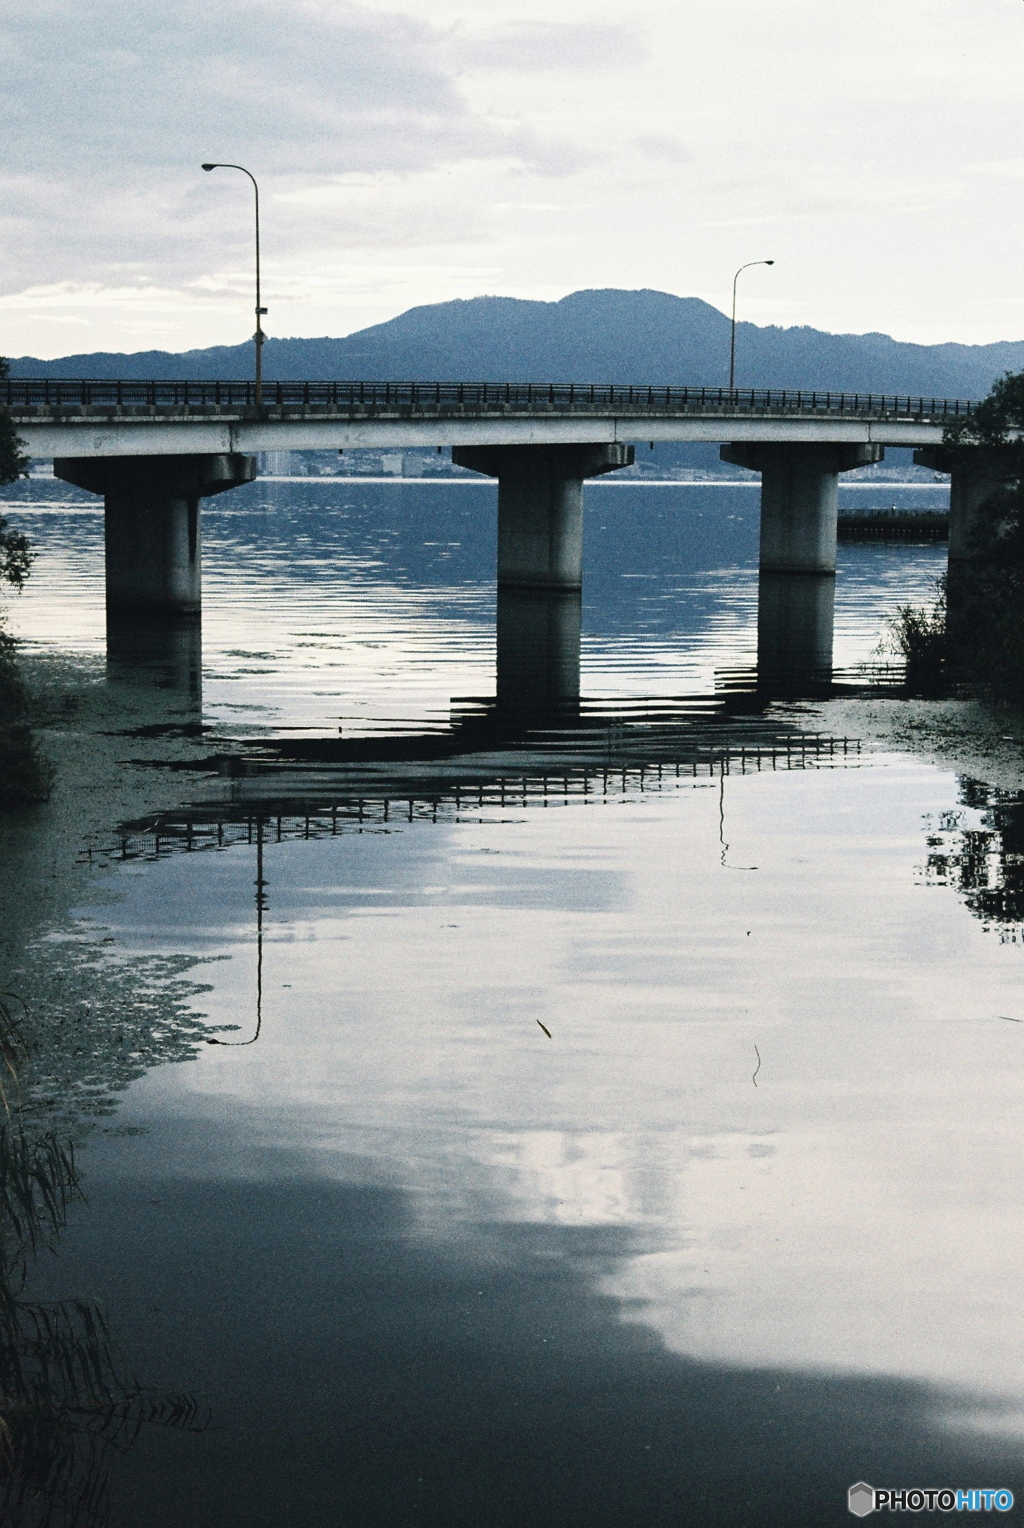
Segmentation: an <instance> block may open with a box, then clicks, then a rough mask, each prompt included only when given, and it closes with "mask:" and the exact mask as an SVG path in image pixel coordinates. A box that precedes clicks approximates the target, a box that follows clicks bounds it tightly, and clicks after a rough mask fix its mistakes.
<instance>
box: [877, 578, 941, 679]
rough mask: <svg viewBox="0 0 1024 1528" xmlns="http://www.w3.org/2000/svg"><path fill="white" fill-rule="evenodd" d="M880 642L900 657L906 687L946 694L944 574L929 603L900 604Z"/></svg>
mask: <svg viewBox="0 0 1024 1528" xmlns="http://www.w3.org/2000/svg"><path fill="white" fill-rule="evenodd" d="M883 645H884V646H886V647H887V648H888V650H889V651H890V652H895V653H898V654H899V655H900V656H901V657H902V658H903V660H904V662H905V664H906V682H907V688H908V689H909V690H911V691H913V692H914V693H915V694H918V695H930V696H935V695H941V694H943V693H945V691H946V690H947V688H948V686H949V682H950V652H949V629H948V612H947V608H946V579H945V575H943V577H942V578H940V579H939V580H938V581H937V583H936V586H935V599H934V601H933V603H932V604H931V605H930V606H920V605H900V606H899V608H898V609H897V611H896V614H895V615H893V616H891V617H890V618H889V622H888V630H887V637H886V640H885V642H884V644H883Z"/></svg>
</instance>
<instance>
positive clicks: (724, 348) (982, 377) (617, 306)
mask: <svg viewBox="0 0 1024 1528" xmlns="http://www.w3.org/2000/svg"><path fill="white" fill-rule="evenodd" d="M736 353H737V363H736V380H737V384H738V385H740V386H744V387H805V388H819V389H831V390H832V391H835V392H840V391H846V392H868V391H872V392H888V393H896V392H898V393H911V394H924V395H927V396H933V395H935V396H943V397H959V398H978V397H981V396H982V395H983V394H984V393H986V392H987V391H988V389H989V387H990V386H991V384H992V382H993V381H994V380H995V378H996V377H998V376H1001V375H1002V373H1003V372H1005V371H1024V340H1016V341H1004V342H1001V343H999V344H994V345H956V344H944V345H908V344H904V343H902V342H901V341H898V340H894V339H891V338H890V337H889V336H888V335H887V334H827V333H825V332H823V331H822V330H820V329H811V328H809V327H806V326H803V327H800V328H793V329H783V328H778V327H776V326H775V325H771V326H768V327H765V328H761V327H759V326H758V325H756V324H740V325H739V326H738V329H737V341H736ZM728 365H729V320H728V318H727V317H726V316H725V314H724V313H720V312H719V311H718V309H717V308H713V307H711V305H710V304H709V303H706V302H702V301H701V300H700V299H699V298H697V297H673V296H671V295H670V294H669V293H667V292H654V291H638V292H627V291H619V290H616V289H609V290H606V291H590V292H573V293H572V294H571V296H569V297H563V298H562V299H561V301H560V302H526V301H523V300H521V299H519V298H515V297H474V298H471V299H469V300H468V301H458V302H439V303H432V304H430V305H428V306H426V307H421V308H410V309H409V311H408V312H407V313H402V314H400V315H399V316H398V317H397V318H393V319H390V320H389V321H388V322H387V323H384V324H374V325H373V326H372V327H371V328H369V329H360V330H358V331H357V332H356V333H355V334H349V335H347V336H346V337H345V338H344V339H329V338H324V339H271V340H268V342H267V344H266V347H265V350H264V371H265V374H266V376H267V377H268V378H272V379H273V378H280V379H282V380H286V379H295V378H308V379H329V378H337V379H339V380H341V379H353V378H361V379H363V380H366V381H376V380H383V379H390V380H395V381H397V380H402V381H431V382H433V381H449V380H463V381H466V380H477V381H487V382H491V381H494V382H499V381H517V382H549V381H559V382H624V383H631V382H633V383H652V384H656V385H664V384H666V383H673V382H674V383H696V384H707V385H711V386H718V385H720V384H724V383H725V382H727V381H728ZM251 367H252V345H251V343H246V344H243V345H215V346H212V347H211V348H210V349H208V350H186V351H183V352H179V353H173V352H169V351H166V350H142V351H136V352H134V353H132V354H129V355H122V354H114V353H111V352H108V351H97V352H95V353H93V354H91V355H70V356H61V357H60V358H58V359H57V360H54V361H39V360H36V359H35V358H34V357H32V356H19V357H17V358H16V359H12V361H11V374H12V376H15V377H46V376H51V377H53V376H63V377H96V378H98V377H147V378H150V377H152V378H180V379H183V380H186V379H187V380H189V381H191V380H194V379H195V380H199V379H204V378H209V379H212V380H216V379H221V380H225V379H228V378H233V377H245V376H248V375H249V373H250V370H251Z"/></svg>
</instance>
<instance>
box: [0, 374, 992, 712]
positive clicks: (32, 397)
mask: <svg viewBox="0 0 1024 1528" xmlns="http://www.w3.org/2000/svg"><path fill="white" fill-rule="evenodd" d="M263 400H264V401H263V404H262V405H261V407H260V408H256V406H255V403H254V400H253V390H252V384H251V383H241V382H132V381H121V382H118V381H106V382H99V381H98V382H65V381H59V380H53V379H46V378H43V379H33V380H20V381H19V380H10V381H8V382H7V383H5V384H0V403H6V406H8V407H9V408H10V410H11V413H12V416H13V419H14V422H15V425H16V427H17V429H18V432H19V434H20V435H21V436H22V438H23V439H24V440H25V441H26V443H27V445H28V447H29V449H30V450H31V451H32V452H34V453H35V454H37V455H44V456H46V455H52V456H53V457H54V470H55V471H56V473H57V475H58V476H59V477H62V478H65V479H66V480H67V481H69V482H72V483H75V484H77V485H78V486H79V487H82V488H86V489H88V490H89V491H90V492H93V493H102V494H103V495H104V498H105V504H106V579H107V610H108V619H109V631H110V634H111V637H112V639H115V640H116V632H117V627H118V625H119V623H123V622H124V621H125V620H126V619H127V620H129V621H130V622H137V620H138V618H139V617H140V616H141V617H143V618H144V619H145V620H146V621H149V622H151V621H152V620H153V618H154V617H156V616H163V617H165V618H166V617H168V616H170V617H172V618H173V619H175V620H181V619H182V618H186V619H187V618H192V619H193V620H194V619H195V618H196V617H197V616H198V614H199V610H200V605H201V531H200V517H199V503H200V500H201V499H202V498H204V497H208V496H209V495H211V494H214V493H219V492H221V491H223V490H224V489H227V488H232V487H235V486H237V485H238V484H240V483H244V482H248V481H250V480H251V479H252V477H253V476H254V475H255V463H254V458H253V456H252V455H251V453H253V452H256V451H266V450H274V449H288V450H296V449H298V450H301V449H310V448H321V449H322V448H324V447H330V448H335V449H345V448H346V447H364V446H378V447H379V446H389V445H393V446H421V447H422V446H437V447H438V448H439V449H441V448H443V447H445V446H451V447H452V458H453V460H454V461H455V462H456V463H457V464H459V465H461V466H464V467H468V468H471V469H472V470H474V471H477V472H481V473H484V474H486V475H488V476H491V477H496V478H497V480H498V670H499V680H498V698H499V702H500V703H501V702H507V703H509V704H511V705H512V706H513V707H514V706H518V705H519V704H520V702H521V701H522V700H523V698H524V694H525V695H526V696H527V697H528V698H529V699H530V701H531V703H532V700H533V699H534V698H536V697H539V698H542V699H544V700H546V701H547V702H557V703H566V702H571V701H572V700H574V699H575V698H576V697H578V695H579V634H580V588H581V582H582V569H583V483H584V481H585V480H586V479H587V478H590V477H596V476H598V475H600V474H602V473H606V472H612V471H615V470H616V469H617V468H620V467H624V466H627V465H629V464H630V463H631V462H632V460H633V446H632V445H631V444H630V442H633V441H636V440H638V439H639V440H650V441H652V442H654V441H706V442H708V441H712V442H719V443H721V451H722V456H723V458H724V459H725V460H726V461H729V462H732V463H735V464H736V465H739V466H743V467H747V468H752V469H754V470H755V471H757V472H760V474H761V547H760V598H759V608H758V666H759V679H760V682H761V683H762V685H763V686H764V687H765V688H766V689H769V690H774V689H779V690H782V691H786V690H792V689H798V690H799V689H801V688H804V687H806V686H808V685H813V684H814V683H816V682H820V681H827V680H828V679H829V677H830V675H831V665H832V624H833V606H834V589H835V568H836V520H837V506H838V480H839V474H840V473H841V472H848V471H850V470H852V469H854V468H856V467H861V466H864V465H867V464H868V463H871V462H877V461H879V460H881V458H882V457H883V455H884V453H885V447H886V446H887V445H888V446H904V447H906V446H912V447H917V448H919V449H918V457H919V458H920V459H921V460H923V461H925V462H926V463H927V464H928V465H932V466H935V467H942V468H950V469H951V470H952V491H951V510H950V537H949V539H950V557H951V558H952V559H954V560H955V559H957V558H959V557H963V556H964V555H965V554H966V538H967V532H968V529H969V526H970V522H971V519H972V516H973V514H974V512H975V510H976V508H977V505H978V504H979V503H980V501H981V499H982V498H984V497H985V495H986V494H987V493H988V492H990V491H991V488H992V485H993V482H994V481H995V480H996V479H997V477H998V470H997V469H998V463H996V461H995V457H994V456H993V453H991V452H987V451H982V450H981V449H980V448H979V449H977V450H975V451H974V452H972V453H960V454H959V456H958V457H957V459H956V460H955V461H952V460H947V459H946V458H945V456H944V455H943V454H942V450H941V445H942V440H943V433H944V431H945V429H946V428H947V427H948V426H949V425H950V424H952V423H954V422H955V421H957V420H961V421H962V420H963V419H964V418H965V417H966V416H968V415H969V413H970V408H971V405H970V404H967V403H963V402H959V401H956V400H948V399H935V398H906V397H887V396H880V395H875V394H863V393H857V394H854V393H831V392H799V391H797V392H794V391H790V390H772V391H760V390H756V389H731V390H730V389H726V388H683V387H611V386H598V385H594V386H591V385H583V384H566V385H555V384H544V385H540V384H536V383H528V384H521V385H516V384H511V383H509V384H491V383H487V384H484V383H413V382H410V383H389V382H320V383H315V382H280V383H269V384H264V393H263ZM513 671H516V672H517V673H518V675H519V677H518V679H517V681H516V684H517V686H518V690H517V691H516V693H513V689H515V686H513V687H512V688H510V680H509V676H511V675H512V673H513ZM503 679H504V680H505V681H506V682H504V683H503Z"/></svg>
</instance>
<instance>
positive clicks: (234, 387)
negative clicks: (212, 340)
mask: <svg viewBox="0 0 1024 1528" xmlns="http://www.w3.org/2000/svg"><path fill="white" fill-rule="evenodd" d="M0 402H3V403H5V404H6V405H7V407H8V408H10V409H14V410H15V411H17V410H19V409H33V408H43V409H51V408H62V409H74V408H118V409H120V408H148V409H153V408H172V409H180V408H188V409H192V408H201V409H222V408H255V406H256V397H255V384H254V383H252V382H170V381H168V382H156V381H152V382H147V381H133V380H131V379H128V380H121V381H118V380H116V379H102V378H98V379H94V380H90V379H66V378H61V377H27V378H26V377H22V378H8V379H7V380H6V381H5V382H2V383H0ZM262 407H263V411H264V412H266V411H267V410H268V409H269V410H274V409H301V410H305V409H311V408H312V409H316V410H318V411H321V412H326V413H331V414H352V415H359V416H365V415H366V414H371V413H372V414H381V413H384V414H393V413H398V414H409V413H411V414H425V415H436V414H439V413H446V414H447V413H456V414H461V413H471V414H481V413H482V414H496V415H501V414H505V413H507V412H509V411H510V410H511V411H513V412H515V411H526V412H528V413H530V412H534V411H536V410H543V411H550V410H554V411H555V412H557V413H591V412H594V411H595V410H597V411H600V412H601V413H608V412H609V411H611V412H613V413H616V414H628V413H640V414H707V413H727V414H736V413H744V414H771V415H775V414H841V415H847V416H848V415H856V416H858V417H863V418H869V419H887V420H888V419H912V420H927V419H937V420H946V419H949V418H954V419H962V418H965V417H966V416H967V415H968V414H970V412H971V409H972V407H973V404H971V403H970V402H967V401H965V400H963V399H958V398H913V397H908V396H906V395H896V394H890V393H846V392H826V391H820V392H819V391H816V390H812V391H806V390H804V389H802V388H759V387H734V388H729V387H643V386H635V385H627V386H619V385H616V384H605V383H587V382H264V383H263V405H262Z"/></svg>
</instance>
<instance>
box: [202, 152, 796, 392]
mask: <svg viewBox="0 0 1024 1528" xmlns="http://www.w3.org/2000/svg"><path fill="white" fill-rule="evenodd" d="M203 169H204V170H205V169H206V166H205V165H203ZM774 264H775V261H774V260H748V261H747V263H746V265H741V266H740V268H739V270H738V271H737V272H736V274H735V276H734V277H733V278H732V330H731V332H730V335H729V391H730V392H731V391H732V389H733V388H734V387H735V385H736V283H737V281H739V279H740V274H741V272H743V271H749V269H750V267H751V266H752V265H774Z"/></svg>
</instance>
